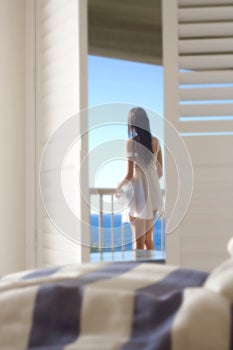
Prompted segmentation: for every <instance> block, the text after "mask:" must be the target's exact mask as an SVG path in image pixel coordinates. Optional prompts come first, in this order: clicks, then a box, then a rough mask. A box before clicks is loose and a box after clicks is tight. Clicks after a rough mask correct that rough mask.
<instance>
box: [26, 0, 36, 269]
mask: <svg viewBox="0 0 233 350" xmlns="http://www.w3.org/2000/svg"><path fill="white" fill-rule="evenodd" d="M35 35H36V11H35V0H26V1H25V74H26V86H25V90H26V100H25V268H26V269H31V268H35V267H36V241H37V237H36V214H35V213H36V86H35V85H36V79H35V69H36V52H35V50H36V41H35Z"/></svg>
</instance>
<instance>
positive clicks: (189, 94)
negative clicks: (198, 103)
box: [179, 87, 233, 101]
mask: <svg viewBox="0 0 233 350" xmlns="http://www.w3.org/2000/svg"><path fill="white" fill-rule="evenodd" d="M179 97H180V100H181V101H194V100H233V87H222V88H221V87H220V88H200V89H198V88H194V89H180V90H179Z"/></svg>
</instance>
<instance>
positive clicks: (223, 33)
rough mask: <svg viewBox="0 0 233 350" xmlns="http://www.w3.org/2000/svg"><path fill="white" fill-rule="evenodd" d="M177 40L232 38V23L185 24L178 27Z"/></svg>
mask: <svg viewBox="0 0 233 350" xmlns="http://www.w3.org/2000/svg"><path fill="white" fill-rule="evenodd" d="M178 35H179V38H201V37H210V38H211V37H215V38H216V37H228V36H233V25H232V23H227V22H220V23H185V24H179V25H178Z"/></svg>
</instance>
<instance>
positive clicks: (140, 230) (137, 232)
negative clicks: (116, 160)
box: [129, 216, 146, 249]
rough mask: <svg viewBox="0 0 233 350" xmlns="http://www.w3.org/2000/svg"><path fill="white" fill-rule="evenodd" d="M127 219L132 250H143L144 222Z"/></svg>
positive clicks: (136, 219) (133, 218)
mask: <svg viewBox="0 0 233 350" xmlns="http://www.w3.org/2000/svg"><path fill="white" fill-rule="evenodd" d="M129 218H130V224H131V229H132V233H133V239H134V249H144V246H145V240H146V228H145V220H143V219H138V218H135V217H132V216H130V217H129Z"/></svg>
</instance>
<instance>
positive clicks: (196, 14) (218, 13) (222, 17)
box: [178, 6, 233, 23]
mask: <svg viewBox="0 0 233 350" xmlns="http://www.w3.org/2000/svg"><path fill="white" fill-rule="evenodd" d="M232 20H233V6H225V7H223V6H221V7H218V6H216V7H206V8H202V7H201V8H195V7H194V8H184V9H179V10H178V22H179V23H182V22H189V23H190V22H197V23H200V22H209V21H218V22H220V21H232Z"/></svg>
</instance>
